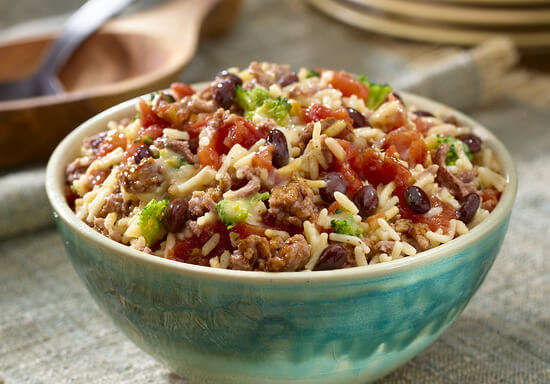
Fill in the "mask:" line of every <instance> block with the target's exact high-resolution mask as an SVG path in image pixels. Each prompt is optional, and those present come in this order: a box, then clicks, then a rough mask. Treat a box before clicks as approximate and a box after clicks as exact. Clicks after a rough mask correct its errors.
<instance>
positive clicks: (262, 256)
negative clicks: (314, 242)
mask: <svg viewBox="0 0 550 384" xmlns="http://www.w3.org/2000/svg"><path fill="white" fill-rule="evenodd" d="M310 248H311V247H310V245H309V244H308V243H307V241H306V239H305V238H304V236H302V235H294V236H292V237H290V238H289V239H287V240H286V241H283V240H282V239H281V238H280V237H276V238H274V239H271V240H268V239H267V238H265V237H262V236H258V235H250V236H248V237H246V238H244V239H242V240H241V242H240V243H239V246H238V249H236V250H235V251H233V253H232V254H231V258H230V267H231V269H238V270H244V271H252V270H261V271H270V272H291V271H297V270H300V269H302V268H303V266H304V265H305V263H306V262H307V260H308V259H309V257H310Z"/></svg>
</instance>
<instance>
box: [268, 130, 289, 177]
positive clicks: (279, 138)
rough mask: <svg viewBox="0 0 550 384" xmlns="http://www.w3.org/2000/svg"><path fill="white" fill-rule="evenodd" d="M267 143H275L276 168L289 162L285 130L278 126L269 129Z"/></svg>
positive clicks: (274, 164)
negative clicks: (282, 130)
mask: <svg viewBox="0 0 550 384" xmlns="http://www.w3.org/2000/svg"><path fill="white" fill-rule="evenodd" d="M267 144H269V145H273V146H274V147H275V150H274V151H273V159H272V163H273V166H274V167H275V168H281V167H284V166H285V165H287V164H288V160H289V154H288V144H287V142H286V137H285V135H284V133H283V132H281V131H279V130H278V129H276V128H273V129H272V130H271V131H269V134H268V135H267Z"/></svg>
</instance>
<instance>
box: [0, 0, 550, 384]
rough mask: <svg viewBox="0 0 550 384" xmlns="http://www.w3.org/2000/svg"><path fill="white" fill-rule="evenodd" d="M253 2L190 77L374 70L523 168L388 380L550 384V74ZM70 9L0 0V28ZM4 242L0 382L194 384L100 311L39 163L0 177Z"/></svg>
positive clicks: (64, 0) (498, 53) (494, 48)
mask: <svg viewBox="0 0 550 384" xmlns="http://www.w3.org/2000/svg"><path fill="white" fill-rule="evenodd" d="M244 5H245V7H244V12H243V14H242V15H241V18H240V20H239V24H238V25H237V26H236V28H235V29H234V30H233V31H232V33H231V34H229V35H227V36H224V37H221V38H218V39H216V40H210V41H203V42H202V43H201V47H200V48H199V51H198V54H197V56H196V57H195V59H194V60H193V62H192V63H191V65H190V66H189V68H188V69H187V71H186V72H185V73H184V74H183V76H182V78H183V80H185V81H188V82H194V81H199V80H204V79H208V78H211V77H212V76H213V75H214V74H215V73H216V72H217V71H218V70H219V69H221V68H224V67H228V66H232V65H240V66H243V65H246V64H247V63H248V62H249V61H251V60H254V59H263V60H273V61H277V62H283V63H290V64H293V65H294V66H296V67H298V66H300V65H305V66H313V65H315V66H326V67H331V68H344V69H346V70H349V71H353V72H356V73H365V74H368V75H369V76H370V78H371V79H373V80H378V81H387V82H391V83H394V84H397V85H400V86H406V87H407V88H410V89H415V90H416V91H418V92H421V93H424V94H428V95H432V96H436V97H437V98H439V99H443V100H445V101H447V102H449V103H451V104H455V105H458V106H460V107H463V108H466V109H468V110H469V111H470V112H471V113H472V115H473V116H474V117H475V118H477V119H478V120H480V121H481V122H482V123H483V124H485V125H486V126H487V127H489V128H490V129H491V130H493V132H495V133H496V134H497V135H498V136H500V137H501V139H502V140H503V141H504V143H505V144H506V145H507V146H508V148H509V149H510V150H511V152H512V154H513V155H514V158H515V159H516V161H517V166H518V171H519V176H520V187H519V193H518V198H517V203H516V206H515V209H514V213H513V216H512V221H511V224H510V230H509V233H508V235H507V237H506V240H505V242H504V245H503V248H502V251H501V253H500V255H499V256H498V258H497V260H496V262H495V265H494V267H493V269H492V270H491V272H490V273H489V275H488V276H487V279H486V281H485V282H484V284H483V285H482V287H481V288H480V290H479V292H478V293H477V294H476V295H475V297H474V298H473V299H472V301H471V303H470V304H469V305H468V307H467V308H466V310H465V311H464V313H463V314H462V315H461V316H460V317H459V318H458V320H457V321H456V322H455V324H454V325H453V326H452V327H451V328H450V329H449V330H448V331H447V332H446V333H445V334H444V335H443V336H442V337H441V338H440V339H439V340H438V341H437V342H436V343H434V344H433V345H432V346H431V347H429V348H428V349H427V350H426V351H424V352H422V353H421V354H419V355H418V356H417V357H416V358H414V359H413V360H411V361H410V362H409V363H407V364H406V365H405V366H403V367H402V368H400V369H398V370H397V371H395V372H393V373H392V374H390V375H389V376H387V377H386V378H384V379H382V380H381V381H380V382H381V383H384V384H389V383H550V261H549V259H550V254H549V251H548V249H550V188H549V183H550V166H549V164H550V151H549V148H550V129H548V128H549V127H548V122H549V121H550V110H549V109H548V107H547V104H546V101H545V100H549V99H550V96H549V95H548V93H549V92H550V91H549V89H548V87H544V86H542V85H544V84H548V79H547V78H546V77H544V76H538V77H537V76H534V75H531V74H529V75H526V74H525V72H518V71H515V72H512V73H510V72H509V67H510V66H511V65H512V64H513V63H514V61H515V59H516V57H515V53H514V52H515V51H514V50H513V48H512V47H511V46H510V45H509V44H508V43H507V42H506V41H505V40H501V41H496V42H492V43H490V44H488V45H485V46H483V47H480V48H477V49H476V50H474V51H470V52H464V51H462V50H460V49H457V48H449V47H440V46H431V45H423V44H414V43H405V42H401V41H395V40H391V39H388V38H381V37H378V36H375V35H372V34H369V33H364V32H360V31H357V30H355V29H353V28H350V27H346V26H343V25H340V24H336V23H335V22H333V21H332V20H329V19H328V18H326V17H324V16H322V15H320V14H318V13H316V12H313V11H311V10H310V9H309V8H308V7H307V6H305V5H304V4H303V3H302V2H300V1H291V0H287V1H276V0H272V1H261V2H260V1H256V0H249V1H247V2H244ZM73 6H75V5H74V3H72V2H71V0H43V1H41V2H35V1H34V0H19V1H18V2H17V3H13V4H11V3H10V6H9V7H8V6H7V2H5V3H2V4H0V15H2V16H0V26H2V25H4V26H5V25H7V24H6V22H5V21H4V22H3V23H2V19H4V20H6V18H8V17H9V15H12V16H13V17H15V18H19V19H20V20H21V19H22V18H23V14H24V13H22V11H21V9H29V10H32V12H34V14H33V15H34V16H40V12H41V10H39V9H38V10H37V8H40V7H43V8H44V10H43V12H44V14H48V15H52V14H55V11H56V10H58V11H59V12H61V11H63V12H65V11H67V10H70V9H71V8H72V7H73ZM18 7H19V8H18ZM25 7H26V8H25ZM55 7H58V8H55ZM10 12H12V13H11V14H10ZM46 24H47V23H46ZM50 24H51V23H50ZM31 26H32V25H30V26H29V28H30V27H31ZM16 32H17V33H19V32H21V30H20V29H19V30H18V31H16ZM533 79H537V80H533ZM503 90H504V91H505V92H503ZM537 94H538V95H539V96H538V97H535V96H536V95H537ZM22 186H24V188H22ZM39 228H40V229H39ZM2 236H3V239H2V242H1V243H0V384H2V383H10V384H20V383H69V382H70V383H170V384H183V383H185V381H184V380H182V379H180V378H178V377H176V376H174V375H172V374H170V373H169V372H168V371H167V370H166V369H165V368H164V367H162V366H161V365H160V364H158V363H156V362H155V361H154V360H152V359H151V358H150V357H149V356H148V355H146V354H144V353H143V352H141V351H140V350H138V349H137V348H136V347H135V346H133V345H132V344H131V343H130V342H129V341H127V340H126V339H125V337H124V336H123V335H122V334H121V333H119V332H118V331H117V330H116V329H115V328H114V327H113V325H112V324H111V323H110V321H109V320H108V318H107V317H106V316H105V315H104V314H103V313H101V312H100V311H99V310H98V308H97V307H96V305H95V304H94V303H93V302H92V300H91V299H90V297H89V296H88V294H87V292H86V291H85V289H84V286H83V284H81V283H80V281H78V278H77V276H76V274H75V273H74V271H73V270H72V267H71V265H70V264H69V262H68V259H67V257H66V255H65V251H64V249H63V245H62V243H61V240H60V238H59V237H58V235H57V233H56V232H55V230H54V229H53V228H52V227H51V218H50V216H49V207H48V205H47V202H46V199H45V196H44V192H43V171H42V169H41V168H40V167H39V168H37V169H34V170H31V171H25V172H18V173H15V174H10V175H7V176H4V177H1V178H0V237H2Z"/></svg>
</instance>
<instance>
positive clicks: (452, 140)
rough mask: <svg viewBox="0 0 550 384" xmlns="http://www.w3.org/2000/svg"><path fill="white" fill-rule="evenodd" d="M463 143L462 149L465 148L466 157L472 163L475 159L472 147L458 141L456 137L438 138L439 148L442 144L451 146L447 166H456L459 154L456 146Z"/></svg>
mask: <svg viewBox="0 0 550 384" xmlns="http://www.w3.org/2000/svg"><path fill="white" fill-rule="evenodd" d="M458 142H460V143H462V147H463V148H464V153H465V154H466V157H468V159H469V160H470V161H472V160H473V159H474V157H473V156H472V151H471V150H470V147H469V146H468V144H466V143H465V142H463V141H461V140H459V139H457V138H456V137H453V136H441V135H438V136H437V146H439V145H440V144H442V143H447V144H449V151H448V152H447V155H446V156H445V164H446V165H455V164H456V161H457V160H458V153H457V151H456V146H455V144H456V143H458Z"/></svg>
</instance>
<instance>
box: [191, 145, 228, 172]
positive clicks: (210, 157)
mask: <svg viewBox="0 0 550 384" xmlns="http://www.w3.org/2000/svg"><path fill="white" fill-rule="evenodd" d="M197 157H198V158H199V163H201V165H202V166H203V167H206V166H207V165H210V166H212V167H214V168H215V169H218V168H220V166H221V165H222V159H221V156H220V154H219V153H218V152H216V150H215V149H214V148H212V147H210V146H208V147H199V149H198V150H197Z"/></svg>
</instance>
